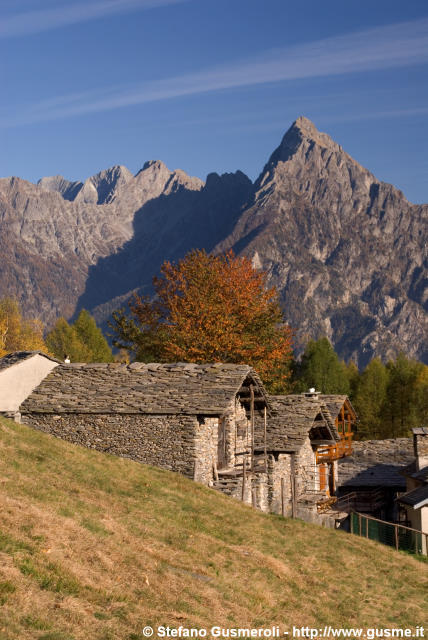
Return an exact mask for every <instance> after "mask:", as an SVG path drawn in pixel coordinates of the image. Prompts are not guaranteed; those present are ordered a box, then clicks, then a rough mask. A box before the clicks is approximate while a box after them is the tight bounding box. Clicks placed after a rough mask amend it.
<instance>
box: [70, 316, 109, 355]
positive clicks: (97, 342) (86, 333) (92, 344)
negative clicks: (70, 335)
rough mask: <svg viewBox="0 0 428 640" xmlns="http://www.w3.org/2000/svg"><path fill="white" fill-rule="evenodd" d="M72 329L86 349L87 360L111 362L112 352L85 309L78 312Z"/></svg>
mask: <svg viewBox="0 0 428 640" xmlns="http://www.w3.org/2000/svg"><path fill="white" fill-rule="evenodd" d="M73 329H74V331H75V332H76V334H77V336H78V338H79V339H80V341H81V342H82V344H84V345H85V348H86V349H87V351H88V356H87V362H113V360H114V358H113V354H112V352H111V349H110V347H109V345H108V342H107V340H106V339H105V338H104V336H103V334H102V331H101V329H99V328H98V327H97V324H96V322H95V320H94V318H93V317H92V316H91V314H90V313H89V312H88V311H86V309H82V311H81V312H80V313H79V315H78V317H77V320H76V322H75V323H74V325H73Z"/></svg>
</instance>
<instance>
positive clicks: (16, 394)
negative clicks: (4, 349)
mask: <svg viewBox="0 0 428 640" xmlns="http://www.w3.org/2000/svg"><path fill="white" fill-rule="evenodd" d="M58 364H59V360H55V358H51V357H50V356H47V355H46V354H45V353H42V352H41V351H15V352H13V353H9V354H8V355H6V356H4V357H3V358H0V414H2V415H5V416H7V417H10V418H13V419H16V420H17V421H19V407H20V405H21V403H22V402H23V401H24V400H25V398H27V397H28V396H29V395H30V393H31V392H32V391H33V389H35V388H36V387H37V385H39V384H40V382H41V381H42V380H43V379H44V378H45V377H46V376H47V375H48V374H49V373H50V372H51V371H52V369H54V368H55V367H57V366H58Z"/></svg>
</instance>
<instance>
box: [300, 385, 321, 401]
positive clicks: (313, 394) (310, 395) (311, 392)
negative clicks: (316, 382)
mask: <svg viewBox="0 0 428 640" xmlns="http://www.w3.org/2000/svg"><path fill="white" fill-rule="evenodd" d="M318 394H319V391H315V387H311V388H310V389H309V391H307V392H306V393H304V394H303V395H304V396H305V398H314V399H315V400H318Z"/></svg>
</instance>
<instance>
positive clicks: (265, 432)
mask: <svg viewBox="0 0 428 640" xmlns="http://www.w3.org/2000/svg"><path fill="white" fill-rule="evenodd" d="M264 449H265V470H266V473H267V409H266V407H265V410H264Z"/></svg>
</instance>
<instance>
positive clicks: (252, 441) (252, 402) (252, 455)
mask: <svg viewBox="0 0 428 640" xmlns="http://www.w3.org/2000/svg"><path fill="white" fill-rule="evenodd" d="M250 393H251V397H250V420H251V469H254V387H253V385H252V384H251V385H250Z"/></svg>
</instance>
